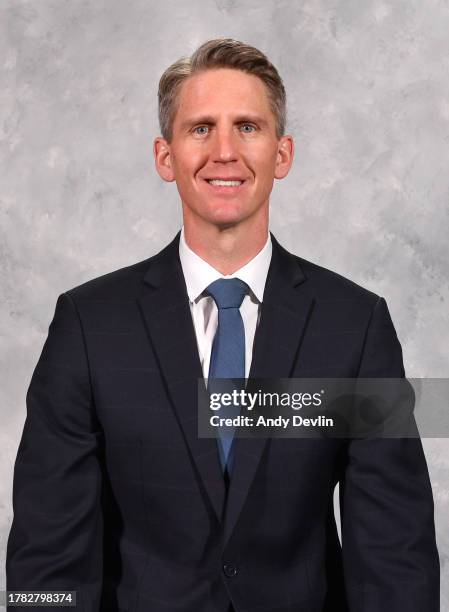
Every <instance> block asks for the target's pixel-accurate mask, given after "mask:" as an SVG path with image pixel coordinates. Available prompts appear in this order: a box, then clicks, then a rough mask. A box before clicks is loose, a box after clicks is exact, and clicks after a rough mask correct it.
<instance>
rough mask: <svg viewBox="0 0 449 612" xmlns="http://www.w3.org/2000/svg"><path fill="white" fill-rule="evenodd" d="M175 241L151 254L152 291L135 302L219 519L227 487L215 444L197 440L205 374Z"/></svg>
mask: <svg viewBox="0 0 449 612" xmlns="http://www.w3.org/2000/svg"><path fill="white" fill-rule="evenodd" d="M178 244H179V234H178V235H177V237H176V238H175V240H173V242H172V243H171V244H169V245H168V247H166V249H164V251H162V252H161V253H159V255H157V256H155V258H153V260H152V262H151V264H150V267H149V269H148V270H147V273H146V275H145V279H144V280H145V282H146V283H147V284H148V285H149V287H150V292H149V293H147V294H146V295H145V296H144V297H141V298H139V300H138V301H139V305H140V308H141V310H142V314H143V317H144V320H145V323H146V328H147V330H148V333H149V336H150V340H151V343H152V346H153V349H154V351H155V354H156V357H157V359H158V361H159V365H160V368H161V371H162V374H163V377H164V379H165V382H166V384H167V390H168V393H169V396H170V398H171V400H172V404H173V406H174V410H175V415H176V418H177V420H178V423H179V425H180V427H181V429H182V431H183V433H184V437H185V440H186V444H187V447H188V449H189V453H190V455H191V458H192V460H193V463H194V465H196V468H197V470H198V473H199V476H200V480H201V481H202V483H203V485H204V488H205V490H206V492H207V494H208V496H209V498H210V500H211V502H212V506H213V508H214V510H215V513H216V515H217V518H218V520H220V521H221V518H222V512H223V506H224V500H225V485H224V480H223V474H222V471H221V466H220V461H219V457H218V452H217V442H216V440H215V439H208V438H198V427H197V423H198V418H197V412H198V409H197V406H198V395H197V394H198V379H201V378H202V377H203V373H202V370H201V364H200V360H199V355H198V347H197V342H196V336H195V330H194V326H193V322H192V316H191V312H190V306H189V301H188V296H187V291H186V287H185V281H184V276H183V274H182V268H181V264H180V261H179V256H178ZM200 388H201V387H200ZM200 392H201V391H200ZM204 393H206V390H205V389H204Z"/></svg>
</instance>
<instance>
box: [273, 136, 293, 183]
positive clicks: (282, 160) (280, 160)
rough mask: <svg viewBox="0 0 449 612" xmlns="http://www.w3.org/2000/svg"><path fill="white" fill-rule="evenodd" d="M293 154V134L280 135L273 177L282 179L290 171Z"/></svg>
mask: <svg viewBox="0 0 449 612" xmlns="http://www.w3.org/2000/svg"><path fill="white" fill-rule="evenodd" d="M294 154H295V143H294V141H293V136H281V138H280V139H279V144H278V154H277V159H276V168H275V171H274V177H275V178H277V179H283V178H284V177H285V176H287V174H288V173H289V171H290V168H291V166H292V162H293V156H294Z"/></svg>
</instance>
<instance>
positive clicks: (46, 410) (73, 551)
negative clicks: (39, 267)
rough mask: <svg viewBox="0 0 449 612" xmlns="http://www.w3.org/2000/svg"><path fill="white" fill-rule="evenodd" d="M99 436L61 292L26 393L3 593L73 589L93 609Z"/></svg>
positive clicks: (97, 569)
mask: <svg viewBox="0 0 449 612" xmlns="http://www.w3.org/2000/svg"><path fill="white" fill-rule="evenodd" d="M99 438H100V433H99V428H98V426H97V423H96V420H95V417H94V413H93V406H92V396H91V385H90V379H89V368H88V362H87V357H86V351H85V344H84V340H83V334H82V330H81V325H80V320H79V317H78V314H77V311H76V308H75V305H74V302H73V301H72V298H71V297H70V296H69V295H68V294H63V295H61V296H60V297H59V299H58V302H57V305H56V311H55V315H54V318H53V321H52V323H51V325H50V330H49V335H48V338H47V340H46V342H45V345H44V348H43V351H42V354H41V357H40V359H39V362H38V364H37V366H36V369H35V371H34V374H33V377H32V380H31V384H30V387H29V389H28V393H27V417H26V421H25V426H24V430H23V434H22V439H21V442H20V446H19V450H18V454H17V459H16V464H15V471H14V489H13V507H14V519H13V524H12V528H11V532H10V535H9V540H8V548H7V561H6V575H7V588H8V589H9V590H32V589H40V590H45V589H46V590H59V589H64V590H76V591H77V608H78V609H80V610H83V612H87V611H89V612H90V611H93V610H98V601H99V596H100V591H101V574H102V513H101V499H100V498H101V470H100V462H99V457H98V455H99V445H98V441H99ZM11 609H13V610H19V609H20V610H21V609H22V608H16V607H15V608H11ZM23 609H24V610H25V608H23ZM26 609H27V610H28V609H29V608H28V607H27V608H26ZM39 609H40V610H42V609H43V608H39ZM45 609H47V608H45ZM49 609H50V608H49Z"/></svg>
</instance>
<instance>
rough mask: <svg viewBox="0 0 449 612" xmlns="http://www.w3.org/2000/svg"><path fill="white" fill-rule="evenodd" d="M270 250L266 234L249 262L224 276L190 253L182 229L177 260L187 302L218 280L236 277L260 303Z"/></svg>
mask: <svg viewBox="0 0 449 612" xmlns="http://www.w3.org/2000/svg"><path fill="white" fill-rule="evenodd" d="M272 250H273V247H272V244H271V236H270V234H268V237H267V241H266V243H265V246H264V247H263V249H262V250H261V251H259V252H258V253H257V255H256V256H255V257H253V259H251V261H249V262H248V263H247V264H245V265H244V266H243V267H242V268H240V269H239V270H236V271H235V272H234V273H233V274H229V275H227V276H225V275H223V274H221V273H220V272H219V271H218V270H216V269H215V268H213V267H212V266H211V265H210V264H208V263H207V261H205V260H204V259H201V257H200V256H199V255H197V254H196V253H195V252H194V251H192V249H191V248H190V247H189V246H188V244H187V242H186V240H185V237H184V227H183V228H182V230H181V236H180V239H179V258H180V260H181V266H182V271H183V274H184V278H185V281H186V286H187V294H188V296H189V300H190V301H191V302H194V301H195V300H197V299H198V298H199V297H200V296H201V294H202V293H203V291H204V290H205V289H206V287H208V286H209V285H210V284H211V283H212V282H214V281H215V280H217V279H218V278H235V277H238V278H240V279H241V280H242V281H244V282H245V283H246V284H247V285H248V287H249V288H250V289H251V291H252V293H253V294H254V295H255V297H256V298H257V300H258V301H259V302H262V301H263V293H264V290H265V283H266V280H267V274H268V268H269V267H270V262H271V253H272Z"/></svg>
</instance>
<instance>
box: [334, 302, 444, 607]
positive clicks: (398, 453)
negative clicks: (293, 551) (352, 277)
mask: <svg viewBox="0 0 449 612" xmlns="http://www.w3.org/2000/svg"><path fill="white" fill-rule="evenodd" d="M359 376H360V377H362V378H378V377H379V378H390V377H403V376H404V367H403V362H402V350H401V345H400V343H399V341H398V339H397V336H396V332H395V330H394V327H393V323H392V321H391V318H390V314H389V312H388V308H387V305H386V303H385V300H384V299H383V298H379V300H378V301H377V303H376V305H375V307H374V310H373V312H372V316H371V321H370V324H369V328H368V331H367V335H366V339H365V346H364V351H363V356H362V360H361V363H360V371H359ZM340 509H341V524H342V548H343V564H344V574H345V583H346V589H347V597H348V605H349V610H350V611H351V612H356V611H357V612H380V611H382V612H383V611H385V610H407V612H424V611H426V612H437V611H438V610H439V560H438V553H437V549H436V544H435V531H434V519H433V499H432V491H431V487H430V481H429V475H428V471H427V465H426V461H425V457H424V453H423V449H422V444H421V441H420V439H419V438H396V439H392V438H391V439H371V440H368V439H365V440H360V439H359V440H352V441H351V442H350V443H349V444H348V447H347V454H346V461H345V469H344V473H343V477H342V479H341V482H340Z"/></svg>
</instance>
